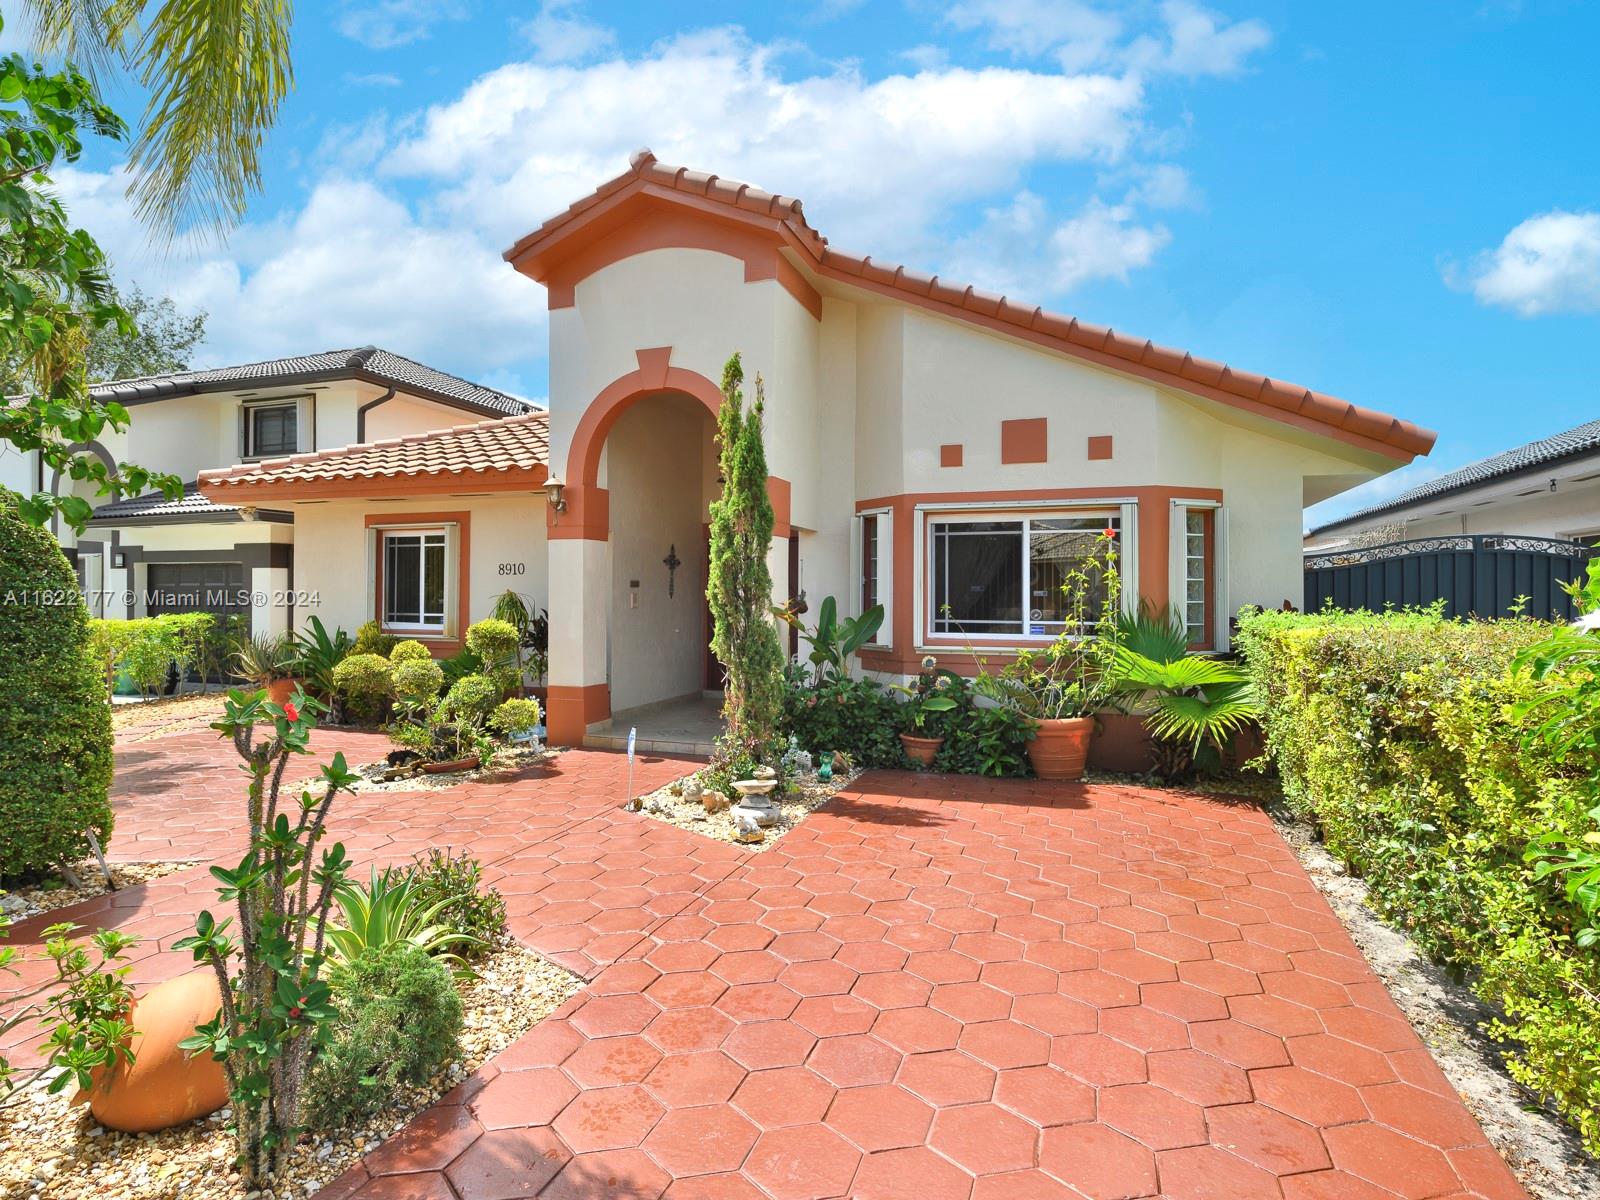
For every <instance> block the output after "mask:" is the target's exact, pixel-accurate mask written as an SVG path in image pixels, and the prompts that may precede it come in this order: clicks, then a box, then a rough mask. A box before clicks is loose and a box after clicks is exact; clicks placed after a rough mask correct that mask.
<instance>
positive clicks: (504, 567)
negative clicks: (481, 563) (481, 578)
mask: <svg viewBox="0 0 1600 1200" xmlns="http://www.w3.org/2000/svg"><path fill="white" fill-rule="evenodd" d="M527 573H528V564H527V563H501V564H500V574H502V575H526V574H527Z"/></svg>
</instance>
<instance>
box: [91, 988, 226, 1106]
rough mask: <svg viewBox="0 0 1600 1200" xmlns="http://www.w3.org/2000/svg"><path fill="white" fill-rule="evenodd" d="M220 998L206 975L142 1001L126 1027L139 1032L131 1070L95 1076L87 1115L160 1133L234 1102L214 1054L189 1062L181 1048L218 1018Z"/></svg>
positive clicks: (135, 1004) (136, 1001)
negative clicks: (201, 1029) (229, 1098)
mask: <svg viewBox="0 0 1600 1200" xmlns="http://www.w3.org/2000/svg"><path fill="white" fill-rule="evenodd" d="M221 1003H222V997H221V993H220V992H219V991H218V987H217V977H216V974H215V973H214V972H213V971H212V970H210V968H206V969H204V970H199V971H190V972H189V973H188V974H187V975H179V976H178V977H177V978H176V979H169V980H167V981H166V982H165V983H159V984H157V985H156V986H155V987H153V988H151V989H150V990H149V991H148V992H146V993H145V994H144V995H142V996H139V997H136V998H135V999H134V1002H133V1009H132V1011H131V1013H130V1015H129V1017H128V1023H129V1024H130V1025H132V1026H133V1027H134V1029H136V1030H137V1031H138V1032H137V1033H135V1034H134V1035H133V1040H132V1041H131V1042H130V1043H129V1049H130V1050H132V1051H133V1063H132V1064H131V1065H130V1064H128V1063H126V1062H119V1063H118V1064H117V1065H116V1066H115V1067H113V1068H111V1069H110V1070H105V1069H101V1070H97V1071H96V1072H95V1073H94V1085H93V1086H92V1087H91V1088H90V1089H89V1092H88V1101H89V1111H90V1112H92V1113H93V1114H94V1118H95V1120H97V1121H99V1122H100V1124H102V1125H104V1126H105V1127H106V1128H108V1129H119V1130H121V1131H122V1132H124V1133H154V1132H155V1131H157V1130H159V1129H171V1128H172V1127H173V1126H174V1125H182V1124H183V1123H184V1122H186V1121H193V1120H195V1119H197V1118H199V1117H203V1116H206V1115H207V1114H209V1113H214V1112H216V1111H217V1109H219V1108H221V1107H222V1106H223V1105H224V1104H226V1103H227V1102H228V1080H227V1077H226V1076H225V1075H224V1074H223V1071H222V1064H221V1063H219V1062H218V1061H217V1060H216V1059H214V1058H212V1057H211V1055H210V1054H209V1053H205V1052H202V1053H200V1054H194V1055H191V1054H190V1053H189V1052H188V1051H187V1050H184V1049H182V1048H181V1047H180V1046H179V1045H178V1043H179V1042H181V1041H183V1039H184V1038H186V1037H190V1036H191V1035H192V1034H193V1033H194V1031H195V1027H196V1026H197V1025H204V1024H205V1023H206V1022H207V1021H210V1020H211V1019H212V1018H213V1017H215V1016H216V1015H217V1009H218V1008H219V1007H220V1006H221Z"/></svg>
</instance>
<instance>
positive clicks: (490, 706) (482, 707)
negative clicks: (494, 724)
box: [444, 675, 500, 724]
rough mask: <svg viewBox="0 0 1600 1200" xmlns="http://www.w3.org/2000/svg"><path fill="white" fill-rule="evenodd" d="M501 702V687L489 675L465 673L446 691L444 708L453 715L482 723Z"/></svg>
mask: <svg viewBox="0 0 1600 1200" xmlns="http://www.w3.org/2000/svg"><path fill="white" fill-rule="evenodd" d="M499 703H500V689H499V687H497V686H496V685H495V682H494V680H492V679H490V678H489V677H488V676H487V675H463V676H462V677H461V678H460V679H458V680H456V681H455V682H454V683H453V684H451V685H450V690H449V691H448V692H446V693H445V697H444V710H445V713H446V714H447V715H449V716H452V717H458V718H462V719H464V720H468V721H472V722H474V723H476V724H481V723H482V722H483V721H485V720H487V719H488V716H489V714H490V713H491V712H493V711H494V708H495V706H496V705H497V704H499Z"/></svg>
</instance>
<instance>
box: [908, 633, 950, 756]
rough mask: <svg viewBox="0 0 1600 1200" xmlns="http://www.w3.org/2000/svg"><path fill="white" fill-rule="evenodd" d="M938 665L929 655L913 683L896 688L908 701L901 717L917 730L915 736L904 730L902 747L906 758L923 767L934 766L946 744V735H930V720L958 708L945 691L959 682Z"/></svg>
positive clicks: (923, 661)
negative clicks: (936, 758) (951, 683)
mask: <svg viewBox="0 0 1600 1200" xmlns="http://www.w3.org/2000/svg"><path fill="white" fill-rule="evenodd" d="M937 666H938V663H937V661H936V660H935V659H934V658H933V657H932V656H931V655H930V656H929V657H928V658H925V659H923V660H922V672H921V674H919V675H918V676H917V678H916V681H915V682H914V683H911V684H900V683H897V684H895V685H894V688H895V690H896V691H897V692H903V693H904V694H905V696H906V702H905V703H904V704H903V705H901V709H900V711H901V715H902V716H903V717H904V718H905V720H906V723H907V724H909V725H910V726H911V728H912V729H915V730H916V732H915V733H911V732H907V731H902V732H901V734H900V745H901V746H903V747H904V748H905V752H906V757H907V758H909V759H910V760H911V761H912V762H914V763H917V764H919V765H921V766H924V767H931V766H933V760H934V758H935V757H937V755H938V753H939V747H941V746H943V745H944V734H943V733H939V734H938V735H937V736H933V737H930V736H928V732H927V722H928V718H929V717H930V716H932V715H933V714H934V713H945V712H949V711H950V710H951V709H952V708H954V707H955V706H956V701H955V698H954V697H952V696H950V695H947V694H945V689H946V688H947V687H948V686H949V684H950V682H951V681H952V680H956V682H957V683H959V682H960V681H959V680H958V679H957V677H956V675H955V673H954V672H953V671H941V670H937V669H936V668H937Z"/></svg>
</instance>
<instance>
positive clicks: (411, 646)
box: [389, 639, 433, 663]
mask: <svg viewBox="0 0 1600 1200" xmlns="http://www.w3.org/2000/svg"><path fill="white" fill-rule="evenodd" d="M389 661H390V662H392V663H403V662H432V661H433V655H432V654H430V653H429V652H428V648H427V647H426V646H424V645H423V644H422V643H421V642H418V641H412V640H410V639H408V640H406V641H403V642H399V643H397V644H396V645H395V648H394V649H393V650H391V651H389Z"/></svg>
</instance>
